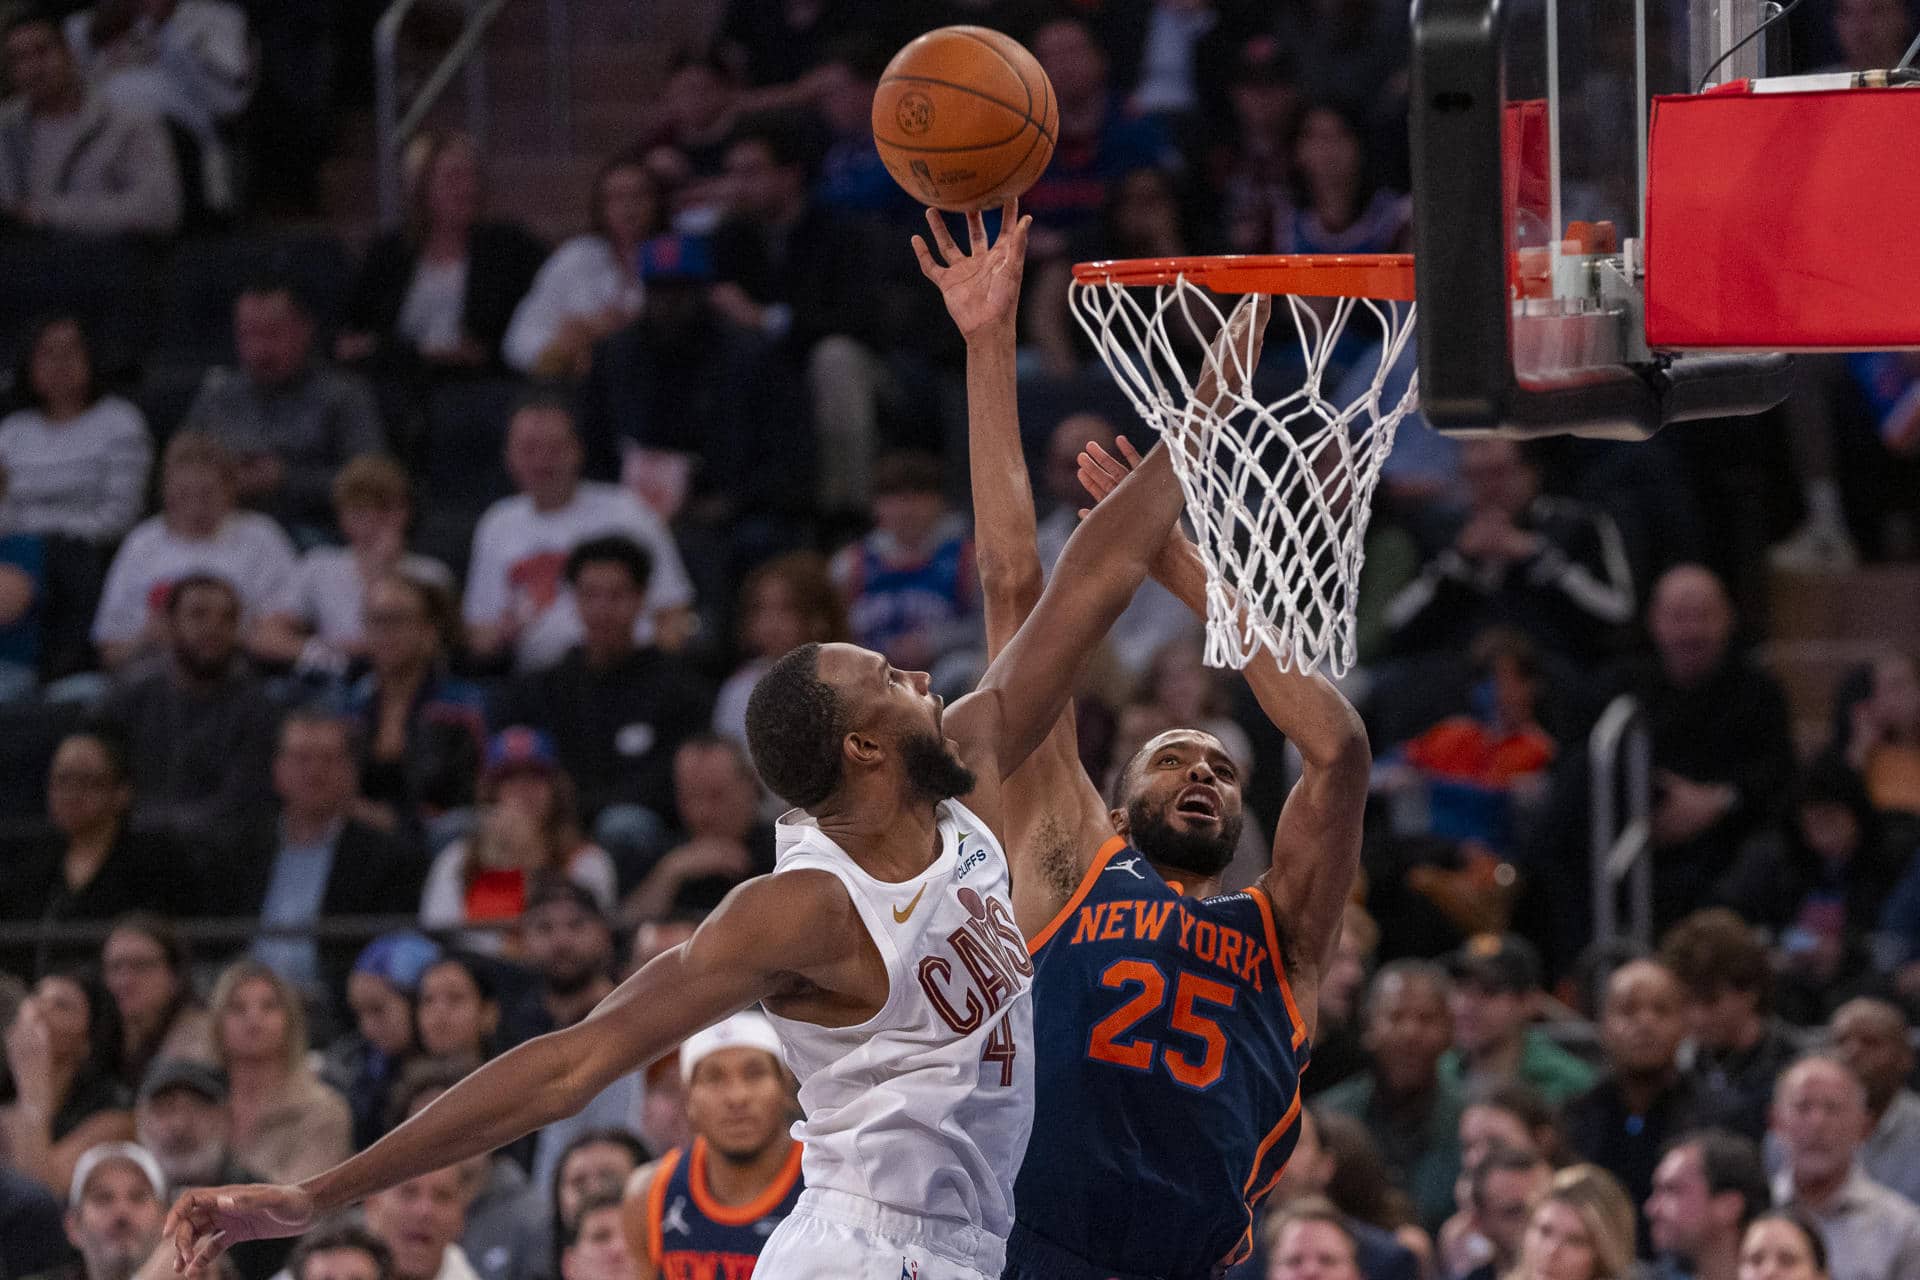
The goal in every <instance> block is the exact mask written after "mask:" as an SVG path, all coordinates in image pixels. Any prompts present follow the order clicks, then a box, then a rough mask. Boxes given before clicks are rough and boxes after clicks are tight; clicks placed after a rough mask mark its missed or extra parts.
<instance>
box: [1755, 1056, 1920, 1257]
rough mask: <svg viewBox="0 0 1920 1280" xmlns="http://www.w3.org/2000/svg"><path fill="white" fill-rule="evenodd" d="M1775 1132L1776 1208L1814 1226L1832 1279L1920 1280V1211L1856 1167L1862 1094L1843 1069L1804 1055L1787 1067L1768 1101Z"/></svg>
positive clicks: (1863, 1124)
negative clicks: (1778, 1158)
mask: <svg viewBox="0 0 1920 1280" xmlns="http://www.w3.org/2000/svg"><path fill="white" fill-rule="evenodd" d="M1773 1133H1774V1135H1775V1136H1776V1137H1777V1138H1779V1140H1780V1146H1781V1148H1782V1150H1783V1151H1784V1152H1785V1156H1786V1163H1785V1165H1784V1166H1783V1167H1782V1168H1781V1169H1780V1171H1779V1172H1778V1173H1777V1174H1775V1175H1774V1179H1773V1200H1774V1203H1775V1204H1776V1205H1779V1206H1781V1207H1782V1208H1793V1209H1799V1210H1801V1211H1802V1212H1804V1213H1806V1214H1807V1215H1808V1216H1809V1217H1811V1218H1812V1219H1813V1220H1814V1221H1815V1222H1816V1223H1817V1224H1818V1225H1819V1227H1820V1230H1821V1233H1822V1234H1823V1235H1824V1236H1825V1237H1826V1242H1827V1253H1828V1264H1829V1265H1828V1268H1827V1270H1828V1273H1829V1275H1831V1277H1832V1280H1916V1277H1920V1208H1916V1207H1915V1206H1914V1204H1913V1202H1912V1201H1910V1200H1908V1199H1906V1198H1905V1197H1904V1196H1901V1195H1900V1194H1898V1193H1897V1192H1894V1191H1890V1190H1888V1189H1887V1188H1886V1187H1884V1186H1882V1185H1880V1184H1879V1183H1878V1182H1875V1181H1874V1180H1873V1179H1872V1178H1871V1177H1869V1176H1867V1172H1866V1170H1864V1169H1863V1168H1861V1167H1860V1151H1861V1147H1862V1146H1863V1144H1864V1139H1865V1137H1866V1134H1867V1091H1866V1087H1865V1086H1864V1085H1862V1084H1861V1083H1860V1080H1859V1078H1858V1077H1857V1076H1855V1075H1854V1074H1853V1073H1852V1072H1851V1071H1849V1070H1847V1068H1846V1066H1845V1064H1843V1063H1842V1062H1841V1061H1840V1060H1839V1059H1838V1058H1832V1057H1827V1056H1825V1055H1824V1054H1809V1055H1808V1056H1806V1057H1804V1058H1802V1059H1801V1060H1800V1061H1798V1062H1796V1063H1794V1065H1793V1066H1791V1067H1789V1068H1788V1069H1787V1072H1786V1074H1785V1075H1783V1076H1781V1077H1780V1084H1779V1088H1778V1090H1777V1091H1776V1093H1775V1094H1774V1104H1773Z"/></svg>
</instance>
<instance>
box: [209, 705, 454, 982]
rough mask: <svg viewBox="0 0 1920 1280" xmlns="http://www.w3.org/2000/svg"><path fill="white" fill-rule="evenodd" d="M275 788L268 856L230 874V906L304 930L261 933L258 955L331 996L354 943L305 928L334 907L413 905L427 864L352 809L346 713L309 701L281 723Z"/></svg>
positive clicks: (389, 910) (384, 909) (384, 911)
mask: <svg viewBox="0 0 1920 1280" xmlns="http://www.w3.org/2000/svg"><path fill="white" fill-rule="evenodd" d="M273 790H274V794H275V795H276V796H277V797H278V798H279V801H280V803H279V806H278V812H277V814H276V815H275V817H274V820H273V822H272V823H271V824H270V825H268V826H267V829H266V830H265V831H264V832H262V833H261V834H260V836H259V838H258V839H257V841H256V848H258V849H259V856H257V857H255V858H249V859H247V860H245V861H244V862H242V863H241V864H240V865H239V866H238V867H235V868H234V869H233V871H232V872H231V873H230V878H227V877H223V879H224V880H225V882H226V884H227V885H228V887H229V889H230V891H231V893H232V895H233V896H232V899H231V902H230V904H229V906H228V908H227V910H228V912H229V914H232V915H250V916H258V917H259V919H260V923H261V924H262V925H263V926H278V927H280V928H283V929H288V930H295V931H296V932H294V933H291V934H287V935H282V936H277V937H276V936H270V935H268V936H262V937H259V938H257V939H255V941H254V944H253V957H254V959H256V960H258V961H260V962H261V963H262V964H265V965H267V966H268V967H269V968H271V969H272V970H273V971H274V972H275V973H278V974H279V975H280V976H281V977H283V978H285V979H286V980H287V981H288V982H291V983H292V984H294V986H296V987H298V988H299V989H300V990H301V991H303V992H306V993H308V994H310V995H317V996H320V997H321V998H322V1000H323V1002H331V1000H333V999H334V998H335V997H336V996H337V995H338V993H339V992H340V991H341V990H342V989H343V988H344V987H345V986H346V970H347V967H348V965H349V964H351V963H352V959H353V949H352V948H353V944H352V943H351V942H346V943H342V942H330V943H321V942H318V941H316V940H315V939H314V938H313V937H312V936H311V935H310V934H307V933H304V932H297V931H302V930H306V929H308V928H310V927H311V926H312V925H313V924H315V923H316V922H317V921H319V920H320V919H321V918H322V917H325V916H354V915H401V914H404V913H406V912H407V911H410V910H412V909H413V907H414V905H415V904H416V903H418V902H419V900H420V886H421V883H422V882H423V881H424V879H425V871H426V868H425V865H424V863H423V861H422V860H421V859H420V857H419V856H418V855H417V854H416V853H415V852H414V851H413V850H412V849H411V848H409V847H408V846H407V845H405V844H403V843H402V842H401V841H400V840H399V839H398V838H397V837H395V836H393V835H391V834H389V833H387V832H385V831H381V830H379V829H378V828H376V827H372V826H369V825H368V824H367V823H365V822H362V821H360V820H359V819H358V818H357V817H355V816H354V815H353V802H354V799H355V797H356V793H357V792H358V790H359V778H358V776H357V771H356V769H355V765H354V758H353V724H352V722H351V721H350V720H348V719H346V718H345V717H344V716H341V715H337V714H335V713H332V712H328V711H323V710H318V709H313V710H301V711H295V712H293V713H292V714H290V715H288V716H287V718H286V719H285V720H283V721H282V722H281V724H280V733H279V743H278V746H277V748H276V750H275V751H274V756H273ZM269 850H270V851H271V852H269Z"/></svg>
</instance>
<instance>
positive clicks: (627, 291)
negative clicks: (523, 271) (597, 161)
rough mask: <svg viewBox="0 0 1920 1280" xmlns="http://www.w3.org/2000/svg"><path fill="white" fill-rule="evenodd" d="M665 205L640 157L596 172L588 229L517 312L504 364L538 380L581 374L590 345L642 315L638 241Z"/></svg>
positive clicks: (551, 261)
mask: <svg viewBox="0 0 1920 1280" xmlns="http://www.w3.org/2000/svg"><path fill="white" fill-rule="evenodd" d="M662 205H663V201H662V200H661V196H660V184H659V183H658V182H657V181H656V180H655V179H654V177H653V175H652V174H651V173H649V172H648V171H647V167H646V165H645V164H643V163H641V161H640V160H639V159H637V158H634V157H627V156H622V157H619V158H616V159H614V160H611V161H609V162H608V163H607V164H606V165H605V167H603V168H602V169H601V170H600V172H599V174H598V175H597V176H596V177H595V178H594V180H593V207H592V209H591V210H590V211H589V219H590V225H591V226H592V230H591V231H589V232H588V233H587V234H585V235H578V236H575V237H573V239H571V240H569V241H567V242H566V243H565V244H563V245H561V246H560V247H559V248H558V249H556V250H554V252H553V256H552V257H550V258H548V259H547V261H546V265H545V266H543V267H541V268H540V274H539V275H537V276H535V277H534V280H533V288H531V289H529V290H528V291H527V296H526V297H524V298H522V299H520V305H519V306H518V307H516V308H515V309H514V312H513V323H512V324H511V325H509V326H508V327H507V337H506V341H505V342H504V343H503V344H502V351H503V354H504V355H505V356H506V359H507V363H508V364H509V365H511V366H512V367H514V368H515V369H518V370H520V371H521V372H522V373H530V374H533V375H534V376H536V377H547V378H578V377H581V376H582V375H584V374H585V373H586V371H587V362H588V360H589V359H590V358H591V356H592V353H593V344H594V343H596V342H598V341H600V339H602V338H605V337H607V336H608V335H610V334H613V333H617V332H618V331H619V330H621V329H623V328H625V327H626V326H627V325H629V324H631V323H632V322H633V320H634V319H635V318H636V317H637V316H639V314H640V308H641V305H642V303H643V302H644V300H645V295H644V292H643V290H642V287H641V284H640V274H639V253H640V244H641V242H642V241H643V240H645V239H646V238H647V237H648V236H652V235H657V234H658V233H659V231H660V229H661V214H662Z"/></svg>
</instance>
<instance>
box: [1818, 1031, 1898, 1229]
mask: <svg viewBox="0 0 1920 1280" xmlns="http://www.w3.org/2000/svg"><path fill="white" fill-rule="evenodd" d="M1912 1033H1913V1029H1912V1027H1911V1026H1910V1025H1909V1024H1908V1022H1907V1016H1906V1014H1905V1013H1904V1012H1902V1011H1901V1009H1900V1006H1899V1005H1896V1004H1894V1003H1892V1002H1891V1001H1887V1000H1877V999H1871V998H1865V997H1863V998H1860V999H1856V1000H1849V1001H1847V1003H1845V1004H1843V1005H1841V1006H1840V1007H1839V1008H1838V1009H1836V1010H1834V1012H1833V1018H1832V1019H1831V1020H1830V1021H1829V1022H1828V1023H1827V1034H1828V1035H1829V1036H1830V1037H1831V1038H1832V1040H1833V1052H1834V1055H1835V1056H1836V1057H1838V1058H1839V1059H1840V1061H1841V1062H1843V1063H1845V1064H1846V1066H1847V1069H1848V1070H1850V1071H1852V1072H1853V1073H1854V1075H1856V1076H1858V1077H1859V1078H1860V1083H1861V1084H1862V1085H1863V1086H1864V1087H1865V1088H1866V1091H1867V1120H1868V1123H1869V1124H1870V1126H1871V1127H1870V1128H1869V1130H1868V1132H1867V1141H1866V1146H1865V1147H1864V1148H1863V1149H1862V1151H1861V1153H1860V1167H1861V1168H1863V1169H1865V1170H1866V1173H1867V1176H1868V1177H1870V1178H1872V1179H1873V1180H1874V1181H1876V1182H1878V1183H1880V1184H1881V1185H1882V1186H1885V1187H1887V1188H1889V1189H1891V1190H1894V1191H1897V1192H1899V1193H1900V1194H1901V1195H1903V1196H1905V1197H1906V1198H1907V1199H1909V1200H1912V1201H1914V1202H1915V1203H1916V1204H1920V1095H1916V1094H1915V1093H1914V1091H1913V1089H1912V1088H1911V1087H1909V1082H1910V1081H1911V1080H1912V1079H1913V1067H1914V1052H1913V1040H1912Z"/></svg>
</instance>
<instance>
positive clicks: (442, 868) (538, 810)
mask: <svg viewBox="0 0 1920 1280" xmlns="http://www.w3.org/2000/svg"><path fill="white" fill-rule="evenodd" d="M479 800H480V818H479V824H478V826H476V827H475V829H474V832H473V834H472V835H470V836H466V837H463V838H461V839H459V840H456V841H454V842H453V843H452V844H450V845H448V846H447V847H446V848H445V849H442V850H441V851H440V853H439V854H438V855H437V856H436V857H435V858H434V860H433V867H432V869H431V870H430V871H428V873H427V884H426V889H425V891H424V892H423V893H422V894H421V897H420V923H421V925H422V926H424V927H425V928H428V929H448V928H453V927H456V926H459V925H463V924H485V923H491V922H503V923H504V922H510V921H513V920H516V919H519V918H520V916H521V914H522V913H523V911H524V910H525V909H526V904H527V902H528V899H529V894H530V893H531V891H532V889H533V887H534V885H535V883H536V881H537V880H538V878H539V877H540V876H541V875H542V874H552V875H555V876H560V877H563V878H566V879H570V880H572V881H573V882H574V883H576V884H579V885H580V886H581V887H582V888H584V889H586V890H587V891H588V892H589V893H591V894H592V895H593V897H594V900H595V901H596V902H598V903H599V904H600V909H601V910H602V911H611V910H612V909H613V904H614V900H615V892H616V877H615V874H614V868H613V859H612V858H610V857H608V856H607V851H606V850H605V849H602V848H601V847H600V846H599V845H596V844H594V843H593V842H592V841H590V840H588V839H587V838H586V837H585V836H583V835H582V834H581V831H580V812H579V805H578V802H577V801H576V799H575V798H574V790H573V780H572V779H571V778H570V777H568V775H567V774H566V773H565V772H564V771H563V770H562V769H561V767H560V760H559V757H558V756H557V755H556V754H555V752H554V747H553V739H552V738H550V737H549V736H548V735H546V734H545V733H542V732H541V731H540V730H538V729H529V728H527V727H526V726H524V725H515V726H514V727H512V728H510V729H505V730H502V731H501V732H500V733H498V734H496V735H494V738H493V741H492V742H490V743H488V744H487V769H486V772H485V773H484V774H482V775H481V777H480V794H479ZM462 941H463V945H465V946H467V947H469V948H471V949H474V950H480V951H498V950H500V949H501V948H502V946H503V945H504V939H503V936H502V935H501V934H498V933H481V932H478V931H469V932H468V933H467V934H466V935H465V936H464V937H463V939H462Z"/></svg>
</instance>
